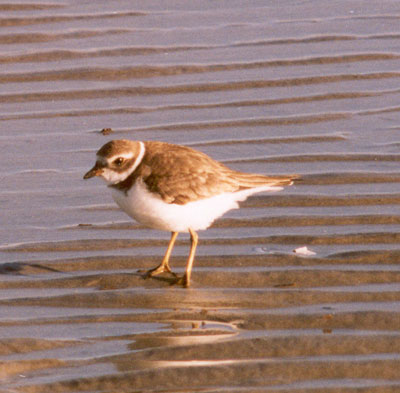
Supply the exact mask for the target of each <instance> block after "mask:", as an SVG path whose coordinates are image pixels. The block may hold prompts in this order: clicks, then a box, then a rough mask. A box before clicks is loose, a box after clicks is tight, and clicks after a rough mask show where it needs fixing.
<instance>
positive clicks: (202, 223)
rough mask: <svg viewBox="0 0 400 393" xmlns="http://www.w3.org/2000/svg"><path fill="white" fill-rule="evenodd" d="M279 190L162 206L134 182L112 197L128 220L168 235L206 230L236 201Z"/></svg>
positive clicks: (233, 194)
mask: <svg viewBox="0 0 400 393" xmlns="http://www.w3.org/2000/svg"><path fill="white" fill-rule="evenodd" d="M280 189H281V188H280V187H259V188H254V189H251V190H246V191H241V192H237V193H223V194H219V195H216V196H214V197H212V198H207V199H201V200H198V201H195V202H189V203H187V204H185V205H177V204H174V203H166V202H164V201H163V200H162V199H161V198H160V197H158V196H157V195H155V194H153V193H151V192H149V191H148V190H147V189H146V187H145V185H144V184H143V183H142V182H140V181H137V182H136V183H135V184H134V185H133V187H132V188H131V189H130V190H129V192H128V194H127V195H126V194H125V193H123V192H121V191H119V190H117V189H112V196H113V198H114V200H115V202H116V203H117V204H118V205H119V207H120V208H121V209H122V210H123V211H124V212H125V213H127V214H128V215H129V216H130V217H132V218H134V219H135V220H136V221H138V222H140V223H141V224H143V225H146V226H148V227H149V228H154V229H161V230H165V231H171V232H188V230H189V228H191V229H193V230H194V231H198V230H202V229H206V228H208V227H209V226H210V225H211V224H212V223H213V221H214V220H215V219H217V218H218V217H220V216H222V215H223V214H224V213H226V212H227V211H228V210H231V209H237V208H238V207H239V205H238V203H237V202H238V201H242V200H244V199H246V198H247V197H248V196H249V195H251V194H253V193H255V192H261V191H278V190H280Z"/></svg>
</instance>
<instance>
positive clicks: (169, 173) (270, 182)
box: [83, 140, 297, 287]
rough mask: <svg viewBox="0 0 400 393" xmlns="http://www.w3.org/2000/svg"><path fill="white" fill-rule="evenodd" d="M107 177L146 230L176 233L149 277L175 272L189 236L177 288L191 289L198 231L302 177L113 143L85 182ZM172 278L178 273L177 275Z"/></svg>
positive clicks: (158, 147)
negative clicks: (178, 249)
mask: <svg viewBox="0 0 400 393" xmlns="http://www.w3.org/2000/svg"><path fill="white" fill-rule="evenodd" d="M94 176H100V177H101V178H103V179H104V180H105V181H106V183H107V184H108V187H109V188H110V190H111V192H112V196H113V198H114V200H115V202H116V203H117V204H118V205H119V207H120V208H121V209H122V210H123V211H124V212H125V213H127V214H128V215H129V216H130V217H132V218H134V219H135V220H136V221H138V222H139V223H142V224H144V225H145V226H147V227H150V228H155V229H161V230H164V231H169V232H171V239H170V242H169V244H168V248H167V251H166V253H165V256H164V258H163V260H162V262H161V264H160V265H159V266H157V267H155V268H154V269H151V270H149V271H147V272H146V275H145V276H146V277H151V276H155V275H156V274H160V273H163V272H169V273H172V271H171V268H170V266H169V258H170V255H171V251H172V249H173V247H174V243H175V240H176V237H177V235H178V233H179V232H189V234H190V239H191V247H190V253H189V258H188V260H187V265H186V271H185V274H184V275H183V277H181V278H180V279H179V280H177V282H178V283H180V284H182V285H183V286H186V287H188V286H189V285H190V275H191V271H192V266H193V259H194V254H195V251H196V246H197V241H198V235H197V233H196V231H199V230H202V229H207V228H208V227H209V226H210V225H211V224H212V223H213V221H214V220H215V219H217V218H218V217H220V216H222V215H223V214H224V213H226V212H227V211H228V210H231V209H236V208H238V207H239V205H238V202H240V201H244V200H245V199H246V198H247V197H248V196H249V195H252V194H254V193H258V192H262V191H279V190H281V189H282V186H286V185H291V184H292V183H293V180H294V179H296V178H297V176H294V175H292V176H264V175H257V174H251V173H243V172H238V171H235V170H232V169H230V168H228V167H226V166H225V165H224V164H222V163H220V162H218V161H215V160H214V159H212V158H210V157H209V156H207V155H206V154H204V153H202V152H199V151H197V150H194V149H191V148H189V147H186V146H181V145H174V144H170V143H165V142H139V141H130V140H112V141H110V142H108V143H106V144H105V145H104V146H103V147H102V148H101V149H100V150H99V151H98V152H97V160H96V163H95V165H94V167H93V168H92V169H91V170H90V171H89V172H87V173H86V174H85V176H84V177H83V178H84V179H89V178H91V177H94ZM172 274H173V273H172Z"/></svg>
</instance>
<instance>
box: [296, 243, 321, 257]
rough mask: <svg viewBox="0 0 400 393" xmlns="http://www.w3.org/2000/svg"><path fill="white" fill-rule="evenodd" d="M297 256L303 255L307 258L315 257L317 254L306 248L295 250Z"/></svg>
mask: <svg viewBox="0 0 400 393" xmlns="http://www.w3.org/2000/svg"><path fill="white" fill-rule="evenodd" d="M293 252H295V253H296V254H300V255H303V256H305V257H307V256H311V255H315V254H316V253H315V252H314V251H311V250H309V249H308V248H307V247H306V246H304V247H299V248H296V249H295V250H293Z"/></svg>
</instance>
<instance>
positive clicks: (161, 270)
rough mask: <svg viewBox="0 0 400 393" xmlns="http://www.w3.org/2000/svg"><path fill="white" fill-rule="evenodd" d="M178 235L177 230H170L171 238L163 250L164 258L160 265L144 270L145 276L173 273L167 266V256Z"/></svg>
mask: <svg viewBox="0 0 400 393" xmlns="http://www.w3.org/2000/svg"><path fill="white" fill-rule="evenodd" d="M177 236H178V232H171V239H170V241H169V244H168V248H167V251H166V252H165V255H164V258H163V260H162V262H161V264H160V265H158V266H157V267H155V268H154V269H150V270H148V271H147V272H146V274H145V277H146V278H149V277H153V276H156V275H157V274H160V273H164V272H168V273H171V274H175V273H173V272H172V270H171V268H170V267H169V257H170V256H171V252H172V249H173V248H174V244H175V240H176V237H177Z"/></svg>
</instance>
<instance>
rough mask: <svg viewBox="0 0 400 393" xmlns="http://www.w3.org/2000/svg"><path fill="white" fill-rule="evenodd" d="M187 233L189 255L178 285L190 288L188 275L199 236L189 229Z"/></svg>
mask: <svg viewBox="0 0 400 393" xmlns="http://www.w3.org/2000/svg"><path fill="white" fill-rule="evenodd" d="M189 233H190V253H189V258H188V260H187V264H186V271H185V274H184V275H183V277H182V278H180V279H179V280H178V284H181V285H183V286H184V287H189V286H190V275H191V273H192V267H193V261H194V254H195V253H196V247H197V243H198V240H199V235H198V234H197V233H196V232H195V231H193V230H192V229H190V228H189Z"/></svg>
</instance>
